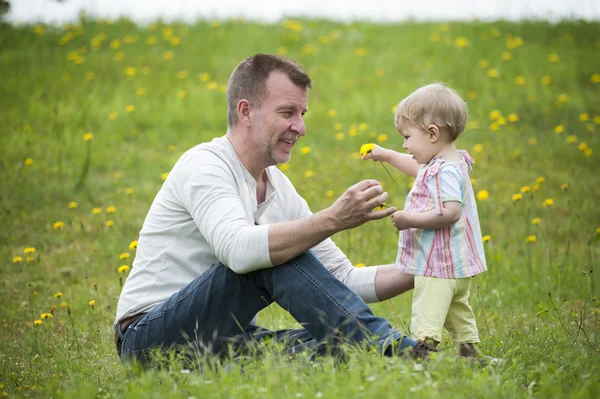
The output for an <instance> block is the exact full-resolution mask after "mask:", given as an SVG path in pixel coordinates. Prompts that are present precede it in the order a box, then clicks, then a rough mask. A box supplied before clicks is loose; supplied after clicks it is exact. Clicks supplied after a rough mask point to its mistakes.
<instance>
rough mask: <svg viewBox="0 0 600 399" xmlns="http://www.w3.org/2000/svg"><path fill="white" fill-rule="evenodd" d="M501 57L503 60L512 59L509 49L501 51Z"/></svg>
mask: <svg viewBox="0 0 600 399" xmlns="http://www.w3.org/2000/svg"><path fill="white" fill-rule="evenodd" d="M502 59H503V60H504V61H510V60H512V54H511V53H510V51H503V52H502Z"/></svg>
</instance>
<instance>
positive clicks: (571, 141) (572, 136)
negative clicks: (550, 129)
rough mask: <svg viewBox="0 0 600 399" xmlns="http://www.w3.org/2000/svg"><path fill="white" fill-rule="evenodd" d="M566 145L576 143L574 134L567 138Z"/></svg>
mask: <svg viewBox="0 0 600 399" xmlns="http://www.w3.org/2000/svg"><path fill="white" fill-rule="evenodd" d="M567 143H568V144H575V143H577V136H575V135H574V134H572V135H570V136H567Z"/></svg>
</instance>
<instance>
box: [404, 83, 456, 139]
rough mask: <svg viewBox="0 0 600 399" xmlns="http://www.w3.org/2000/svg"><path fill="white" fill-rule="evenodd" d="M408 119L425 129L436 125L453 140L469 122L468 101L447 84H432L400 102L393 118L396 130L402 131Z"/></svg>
mask: <svg viewBox="0 0 600 399" xmlns="http://www.w3.org/2000/svg"><path fill="white" fill-rule="evenodd" d="M406 122H410V123H412V124H413V125H415V126H416V127H417V128H420V129H424V130H426V129H427V126H429V125H436V126H437V127H438V128H439V129H440V130H442V129H446V130H448V132H449V133H450V136H451V138H452V141H454V140H456V139H458V138H459V137H460V135H461V134H462V132H463V130H464V129H465V125H466V124H467V103H466V102H464V101H463V99H462V98H460V96H459V95H458V93H456V91H455V90H453V89H451V88H449V87H448V86H447V85H446V84H445V83H432V84H430V85H427V86H423V87H421V88H419V89H417V90H415V91H414V92H412V93H411V94H410V95H409V96H408V97H406V98H405V99H404V100H402V101H400V104H398V109H397V110H396V116H395V118H394V123H395V125H396V129H398V131H399V132H402V131H403V130H404V128H405V123H406Z"/></svg>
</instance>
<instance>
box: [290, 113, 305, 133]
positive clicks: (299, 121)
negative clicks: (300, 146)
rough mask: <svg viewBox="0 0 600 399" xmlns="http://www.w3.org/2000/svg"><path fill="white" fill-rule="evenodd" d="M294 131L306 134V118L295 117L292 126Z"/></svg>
mask: <svg viewBox="0 0 600 399" xmlns="http://www.w3.org/2000/svg"><path fill="white" fill-rule="evenodd" d="M290 130H291V131H292V132H296V133H297V134H298V135H299V136H304V135H305V134H306V124H304V118H302V117H301V116H299V117H297V118H295V120H294V121H293V123H292V125H291V126H290Z"/></svg>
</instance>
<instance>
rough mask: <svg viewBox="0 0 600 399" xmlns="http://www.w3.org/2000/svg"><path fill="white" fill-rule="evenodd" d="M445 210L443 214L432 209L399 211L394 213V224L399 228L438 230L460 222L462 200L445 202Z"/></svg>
mask: <svg viewBox="0 0 600 399" xmlns="http://www.w3.org/2000/svg"><path fill="white" fill-rule="evenodd" d="M443 206H444V210H443V213H442V214H441V215H438V213H437V212H436V211H435V209H432V210H431V211H427V212H406V211H397V212H395V213H394V214H393V215H392V220H393V223H394V226H395V227H396V228H397V229H398V230H406V229H411V228H416V229H426V230H437V229H441V228H443V227H446V226H450V225H451V224H454V223H456V222H458V220H459V219H460V214H461V212H462V204H461V203H460V202H455V201H449V202H444V204H443Z"/></svg>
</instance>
